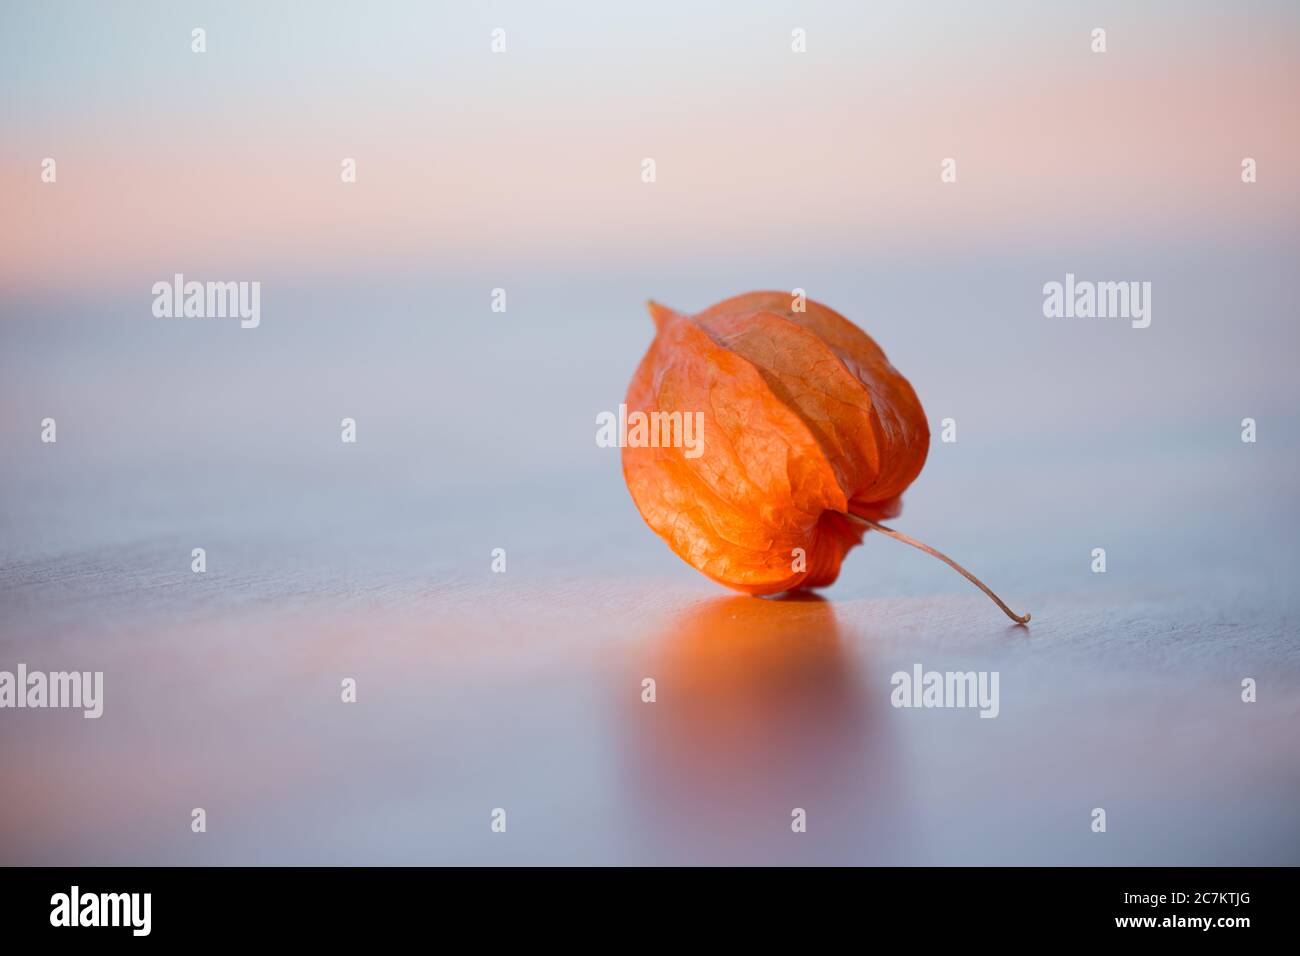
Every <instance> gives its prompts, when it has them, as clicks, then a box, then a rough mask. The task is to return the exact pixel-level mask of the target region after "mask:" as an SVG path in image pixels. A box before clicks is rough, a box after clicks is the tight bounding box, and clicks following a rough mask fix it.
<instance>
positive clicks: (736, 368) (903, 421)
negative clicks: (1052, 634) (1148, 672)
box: [623, 292, 1027, 619]
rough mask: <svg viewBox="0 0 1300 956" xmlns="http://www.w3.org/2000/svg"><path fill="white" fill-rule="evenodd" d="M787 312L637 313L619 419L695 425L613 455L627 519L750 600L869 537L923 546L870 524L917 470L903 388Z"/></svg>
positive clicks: (754, 302) (862, 342)
mask: <svg viewBox="0 0 1300 956" xmlns="http://www.w3.org/2000/svg"><path fill="white" fill-rule="evenodd" d="M795 301H796V300H794V299H793V298H792V297H791V296H790V295H789V294H786V293H783V292H751V293H748V294H746V295H741V296H736V297H735V298H732V299H728V300H726V301H725V302H720V303H718V304H717V305H715V306H712V307H711V308H709V309H706V310H704V311H703V312H701V313H699V314H697V315H693V316H692V315H686V314H684V313H681V312H677V311H674V310H673V309H669V308H667V307H665V306H662V305H659V304H657V303H654V302H652V303H650V314H651V316H652V317H653V318H654V321H655V325H656V328H657V332H656V335H655V339H654V342H653V343H652V344H651V346H650V350H649V351H648V352H647V353H646V355H645V357H644V358H643V359H642V360H641V364H640V366H639V367H638V368H637V371H636V374H635V375H634V376H633V378H632V383H631V385H629V387H628V392H627V400H626V405H627V415H628V416H629V418H631V417H633V416H635V415H636V414H637V413H641V414H642V415H643V416H645V418H646V419H649V420H650V421H651V422H658V423H660V424H663V423H667V422H669V421H673V420H674V419H673V416H678V417H677V418H676V419H675V420H676V421H680V420H682V419H683V418H684V417H685V416H694V420H695V421H696V422H697V423H698V425H699V426H700V427H699V434H698V435H696V436H695V437H696V438H697V441H696V443H695V444H694V445H692V446H691V447H686V446H685V445H684V444H683V443H681V442H676V441H673V440H670V439H671V438H672V437H674V433H672V432H671V430H670V429H669V428H667V427H666V426H665V427H664V428H663V429H659V428H657V427H655V426H652V427H651V428H650V430H649V434H648V436H647V435H646V434H644V433H643V435H642V438H643V439H645V438H647V437H648V438H649V440H642V441H638V442H635V443H633V442H628V443H626V444H625V447H624V449H623V474H624V477H625V478H626V480H627V485H628V489H629V491H630V492H631V493H632V499H633V501H635V502H636V506H637V508H638V509H639V510H640V512H641V515H642V517H644V518H645V520H646V523H647V524H649V525H650V527H651V528H652V529H654V531H655V532H656V533H657V534H659V536H660V537H662V538H663V539H664V540H665V541H667V542H668V544H669V546H670V547H671V548H672V549H673V550H674V551H675V552H676V553H677V554H678V555H679V556H680V557H681V558H682V559H683V560H685V561H686V562H687V563H688V564H690V565H691V566H692V567H694V568H696V569H697V570H699V571H701V572H703V573H704V574H706V575H708V576H709V577H710V578H712V579H713V580H715V581H717V582H719V583H720V584H724V585H726V586H727V587H730V588H735V589H736V590H738V591H744V592H746V593H749V594H757V595H762V594H775V593H777V592H780V591H788V590H792V589H795V588H800V587H810V588H812V587H823V586H826V585H829V584H831V583H833V582H834V581H835V579H836V578H837V577H838V576H839V573H840V565H841V563H842V562H843V560H844V556H845V554H847V553H848V551H849V549H851V548H852V547H854V546H855V545H857V544H860V543H861V542H862V536H863V534H864V532H865V531H866V530H867V529H868V528H875V529H877V530H881V531H884V532H885V533H887V534H890V535H892V536H895V537H899V538H901V539H903V540H906V541H907V542H908V543H911V544H916V545H917V546H918V547H922V548H925V546H923V545H920V544H919V543H917V542H912V541H911V540H910V539H906V538H905V536H901V535H898V534H897V533H896V532H893V531H892V530H890V529H886V528H884V527H883V526H881V525H880V524H879V521H880V520H882V519H886V518H891V517H894V516H895V515H897V514H898V513H899V511H900V510H901V507H902V502H901V496H902V494H903V492H904V491H905V490H906V489H907V487H908V485H910V484H911V483H912V482H913V481H914V480H915V479H916V476H917V475H919V474H920V472H921V468H922V467H923V466H924V465H925V459H926V454H927V452H928V450H929V443H930V430H929V427H928V425H927V423H926V418H925V412H924V410H923V409H922V408H921V402H920V400H919V399H918V398H917V397H916V392H915V391H913V389H912V386H911V385H910V384H909V383H908V381H907V379H906V378H904V377H903V376H902V374H900V373H899V371H898V370H897V369H895V368H894V367H893V366H892V365H891V364H890V363H889V360H888V359H887V358H886V357H885V353H884V352H883V351H882V350H881V348H880V346H878V345H877V344H876V343H875V341H874V340H873V339H872V338H871V337H870V336H869V335H867V334H866V333H865V332H863V331H862V330H861V329H859V328H858V327H857V326H856V325H854V324H853V323H852V322H850V321H849V320H848V319H846V318H844V316H842V315H840V314H839V313H838V312H836V311H834V310H833V309H829V308H827V307H826V306H824V305H820V304H819V303H816V302H813V301H810V300H800V301H799V304H800V305H802V306H803V308H802V309H800V310H796V308H795V307H794V306H795ZM661 438H662V439H663V440H660V439H661ZM925 549H926V550H930V549H928V548H925ZM931 553H933V554H936V555H937V556H939V557H941V558H943V556H942V555H938V554H937V552H933V551H931ZM943 560H945V561H948V562H949V563H950V564H952V562H951V561H950V560H949V559H947V558H943ZM953 566H954V567H957V565H955V564H954V565H953ZM958 570H962V573H963V574H967V576H968V577H970V575H969V574H968V573H967V572H965V571H964V570H963V569H960V568H958ZM972 580H974V578H972ZM976 583H977V584H978V583H979V582H976ZM980 586H981V587H983V585H982V584H981V585H980ZM985 591H986V593H989V594H990V596H993V595H992V592H988V591H987V589H985ZM995 600H996V597H995ZM999 604H1001V602H1000V601H999ZM1003 608H1004V610H1005V605H1003ZM1007 613H1008V614H1011V612H1010V611H1009V610H1008V611H1007ZM1012 616H1013V617H1015V615H1012ZM1026 619H1027V618H1026Z"/></svg>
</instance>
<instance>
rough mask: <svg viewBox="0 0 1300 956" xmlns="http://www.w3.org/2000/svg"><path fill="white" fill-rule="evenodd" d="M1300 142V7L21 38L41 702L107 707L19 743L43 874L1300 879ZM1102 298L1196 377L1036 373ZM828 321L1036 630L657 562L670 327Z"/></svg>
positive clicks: (850, 574)
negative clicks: (994, 706)
mask: <svg viewBox="0 0 1300 956" xmlns="http://www.w3.org/2000/svg"><path fill="white" fill-rule="evenodd" d="M859 7H860V8H859ZM195 27H202V28H204V29H205V30H206V42H207V51H206V52H205V53H203V54H196V53H194V52H192V51H191V31H192V30H193V29H194V28H195ZM1098 27H1100V28H1104V29H1105V30H1106V40H1107V51H1106V52H1105V53H1104V54H1098V53H1093V52H1092V50H1091V44H1092V30H1093V29H1094V28H1098ZM497 28H500V29H502V30H504V31H505V33H504V36H505V43H506V51H505V52H504V53H498V54H494V53H492V52H491V42H492V31H493V30H494V29H497ZM796 28H798V29H803V30H805V31H806V37H807V52H806V53H794V52H792V50H791V31H792V30H794V29H796ZM1298 87H1300V11H1298V10H1297V8H1296V7H1295V5H1294V4H1289V3H1281V2H1279V3H1269V2H1255V3H1250V4H1240V5H1222V4H1212V3H1197V2H1192V3H1178V4H1174V3H1151V4H1144V5H1142V6H1141V7H1140V8H1134V7H1133V5H1131V4H1123V3H1086V4H1082V3H1081V4H1069V3H1061V4H1051V5H1045V4H1036V3H1028V2H1025V3H1010V2H1003V3H996V4H978V5H977V4H962V3H934V4H926V5H924V7H923V8H918V7H917V5H914V4H907V3H901V2H900V3H882V4H871V5H865V4H864V5H848V4H842V3H771V2H755V3H746V4H743V5H742V4H736V5H732V6H730V7H729V8H726V9H721V8H720V9H713V8H707V7H701V6H700V5H699V4H688V3H676V2H663V3H656V4H652V5H649V6H646V7H644V8H637V9H618V8H614V7H607V6H606V5H601V4H596V3H592V2H583V3H577V2H575V3H555V4H546V5H541V4H527V3H522V2H521V3H482V4H450V3H448V4H427V3H378V4H372V5H369V6H367V7H365V8H359V7H358V6H357V5H354V4H343V3H338V4H334V3H311V4H307V3H302V4H290V3H281V4H270V5H266V4H255V3H229V4H221V5H207V4H188V3H165V4H164V3H156V4H148V3H59V4H52V5H50V4H36V3H24V4H8V5H6V6H5V8H4V10H3V12H0V210H3V214H2V215H0V251H2V254H0V448H3V455H2V456H0V461H2V462H3V467H2V468H0V669H8V670H13V669H14V668H15V667H16V665H17V664H18V663H19V662H23V663H26V664H27V666H28V667H29V668H30V669H33V670H36V669H43V670H64V669H77V670H102V671H104V673H105V709H104V716H103V718H101V719H100V720H97V721H95V720H84V719H82V717H81V715H80V713H79V712H76V711H30V710H23V711H12V710H6V711H4V712H3V713H0V792H3V794H4V799H3V801H2V802H0V863H11V864H12V863H18V864H37V863H48V864H111V863H126V864H155V863H158V864H161V863H217V864H282V863H589V862H594V863H727V862H734V863H809V862H817V863H904V864H913V863H916V864H922V863H946V864H947V863H951V864H1003V863H1006V864H1033V863H1046V864H1052V863H1084V864H1094V863H1095V864H1106V863H1123V864H1156V865H1161V864H1175V863H1192V864H1202V863H1204V864H1211V863H1213V864H1220V863H1222V864H1256V863H1273V864H1279V863H1285V864H1295V863H1297V862H1300V815H1298V814H1297V810H1296V807H1297V800H1296V797H1297V795H1298V794H1300V735H1297V734H1296V727H1297V719H1300V634H1298V633H1297V620H1298V612H1300V599H1298V598H1297V595H1296V588H1295V582H1296V568H1297V559H1298V558H1300V554H1298V551H1300V544H1298V543H1297V541H1298V537H1297V530H1298V528H1300V521H1298V519H1300V514H1298V512H1297V496H1296V481H1295V476H1296V472H1297V464H1298V462H1297V454H1298V452H1300V414H1298V413H1297V407H1298V399H1300V386H1298V385H1297V381H1296V376H1295V371H1294V367H1295V356H1296V352H1297V348H1296V347H1297V344H1298V343H1297V339H1298V337H1300V335H1298V333H1297V318H1298V316H1297V307H1296V302H1297V298H1296V294H1295V290H1294V288H1293V281H1294V276H1295V275H1296V262H1297V254H1298V253H1300V227H1298V226H1297V222H1298V221H1300V219H1298V218H1297V213H1298V212H1300V179H1298V177H1297V161H1296V157H1297V147H1298V146H1300V120H1298V119H1297V114H1296V110H1295V94H1296V90H1297V88H1298ZM46 157H50V158H54V159H55V160H56V161H57V182H55V183H53V184H50V183H43V182H42V181H41V162H42V160H43V159H44V158H46ZM349 157H350V158H354V159H355V160H356V168H357V181H356V182H355V183H352V184H344V183H342V182H341V181H340V170H341V163H342V161H343V160H344V158H349ZM948 157H951V158H954V159H955V160H956V164H957V167H956V168H957V182H956V183H952V184H944V183H942V182H941V181H940V176H939V173H940V163H941V162H942V161H943V160H944V159H945V158H948ZM1245 157H1251V158H1253V159H1255V160H1256V162H1257V166H1258V181H1257V182H1256V183H1253V184H1244V183H1243V182H1242V181H1241V163H1242V160H1243V158H1245ZM644 158H653V159H654V160H655V164H656V173H657V180H656V182H654V183H653V184H647V183H643V182H642V181H641V163H642V160H643V159H644ZM1067 272H1073V273H1074V274H1076V276H1078V277H1079V278H1080V279H1092V280H1114V281H1126V280H1133V281H1144V282H1150V283H1152V287H1153V292H1152V322H1151V326H1150V327H1149V328H1147V329H1140V330H1139V329H1133V328H1131V327H1130V324H1129V323H1128V322H1127V321H1124V320H1116V319H1047V318H1044V316H1043V314H1042V301H1043V295H1042V286H1043V284H1044V283H1046V282H1050V281H1062V280H1063V279H1064V276H1065V274H1066V273H1067ZM175 273H183V274H184V275H185V276H186V277H187V278H188V279H197V280H199V281H208V280H220V281H225V280H232V281H259V282H261V286H262V291H261V324H260V326H259V327H258V328H257V329H241V328H240V326H239V322H238V320H232V319H226V320H216V319H214V320H206V319H157V318H154V317H153V316H152V313H151V307H152V302H153V296H152V293H151V287H152V285H153V283H154V282H157V281H160V280H164V281H166V280H170V278H171V277H172V275H173V274H175ZM796 287H799V288H803V289H806V290H807V293H808V295H809V296H810V297H811V298H813V299H816V300H818V301H821V302H823V303H825V304H827V305H829V306H831V307H832V308H835V309H837V310H839V311H840V312H842V313H843V314H845V315H846V316H848V317H849V318H850V319H852V320H853V321H855V322H857V323H858V324H859V325H861V326H862V327H863V328H864V329H865V330H866V331H867V332H868V333H870V334H871V335H872V336H873V337H875V338H876V340H877V341H878V342H879V343H880V344H881V346H882V347H883V348H884V349H885V351H886V353H887V354H888V355H889V357H890V359H891V360H892V361H893V363H894V364H895V365H896V366H897V367H898V368H899V370H900V371H902V372H903V374H904V375H906V376H907V377H908V378H909V379H910V381H911V382H912V384H913V385H914V386H915V388H916V390H917V392H918V394H919V396H920V398H921V400H922V403H923V404H924V406H925V408H926V411H927V413H928V415H929V417H930V422H931V428H932V431H933V432H934V435H935V444H934V446H933V447H932V449H931V454H930V458H929V461H928V463H927V466H926V469H925V471H924V472H923V473H922V475H921V477H920V479H919V480H918V481H917V482H916V484H915V485H914V486H913V487H912V488H911V489H910V491H909V492H908V494H907V495H906V497H905V510H904V513H903V515H902V517H900V518H899V519H898V520H897V521H896V522H895V526H896V527H898V528H900V529H901V530H904V531H906V532H908V533H909V534H911V535H913V536H915V537H918V538H920V539H922V540H924V541H927V542H929V543H930V544H933V545H935V546H936V547H939V548H941V549H943V550H945V551H947V552H948V553H950V554H952V555H953V556H954V557H956V558H957V559H958V560H960V561H962V562H963V563H965V564H966V565H967V566H969V567H971V568H972V569H973V570H974V571H975V572H976V573H977V574H979V575H980V576H981V577H983V578H984V579H985V580H986V581H988V582H989V583H990V584H991V585H992V586H993V587H994V588H995V589H996V590H998V591H999V593H1001V594H1002V595H1003V597H1005V598H1006V599H1007V600H1008V602H1009V603H1010V604H1012V605H1013V606H1014V607H1016V608H1017V609H1028V610H1030V611H1032V613H1033V616H1034V622H1033V624H1032V625H1031V627H1030V628H1029V629H1027V630H1026V629H1019V628H1014V627H1010V626H1008V623H1007V621H1006V620H1005V619H1004V618H1003V617H1002V616H1001V615H1000V614H999V613H998V612H997V610H996V609H995V608H994V607H993V606H992V605H991V604H989V603H988V602H987V601H986V600H985V598H984V597H983V596H981V595H980V594H979V593H978V592H976V591H975V590H974V589H973V588H971V587H970V586H969V585H968V584H967V583H966V582H964V581H962V580H961V579H960V578H959V577H958V576H957V575H955V574H953V573H952V572H951V571H950V570H949V569H947V568H945V567H943V566H942V565H941V564H939V563H938V562H935V561H933V560H932V559H930V558H928V557H926V556H924V555H921V554H919V553H917V552H915V551H913V550H911V549H908V548H906V547H904V546H902V545H899V544H897V543H896V542H892V541H887V540H884V539H880V538H878V537H872V536H869V537H868V539H867V540H866V542H865V543H864V545H863V546H862V547H861V548H859V549H857V550H856V551H855V552H853V553H852V554H851V555H850V556H849V558H848V559H847V560H846V562H845V566H844V571H843V574H842V576H841V578H840V580H839V581H838V582H837V583H836V585H835V586H834V587H832V588H830V589H827V590H826V591H824V592H821V593H820V595H819V596H815V597H810V596H807V595H804V596H798V597H795V598H791V599H786V600H775V601H773V600H757V599H750V598H745V597H742V596H737V595H732V594H730V593H729V592H726V591H724V590H723V589H721V588H719V587H718V586H717V585H714V584H713V583H711V582H710V581H708V580H706V579H704V578H703V577H702V576H700V575H698V574H697V573H696V572H694V571H693V570H691V569H690V568H689V567H687V566H686V565H685V564H683V563H682V562H681V561H680V560H679V559H678V558H676V557H675V556H674V555H673V554H672V553H671V552H670V551H669V549H668V547H667V546H666V545H665V544H664V543H663V542H661V541H660V540H659V539H658V538H657V537H655V536H654V535H653V534H652V533H651V532H650V531H649V529H648V528H646V527H645V525H644V523H643V522H642V521H641V519H640V517H639V515H638V514H637V512H636V509H635V507H634V506H633V505H632V502H631V500H630V498H629V496H628V494H627V491H626V488H625V486H624V484H623V480H622V475H621V469H620V464H619V458H618V453H617V451H616V450H613V449H602V448H598V447H596V445H595V442H594V434H595V418H596V415H597V414H598V413H599V412H601V411H604V410H613V409H615V408H617V406H618V403H619V402H620V401H621V400H622V397H623V394H624V390H625V389H626V386H627V383H628V380H629V379H630V377H631V375H632V371H633V369H634V368H635V367H636V364H637V362H638V361H639V360H640V358H641V356H642V354H643V353H644V351H645V349H646V347H647V346H648V344H649V342H650V340H651V337H652V332H653V326H652V324H651V322H650V319H649V317H648V316H647V315H646V313H645V307H644V303H645V300H646V299H648V298H651V297H653V298H655V299H657V300H659V301H662V302H665V303H667V304H669V305H671V306H674V307H676V308H678V309H682V310H686V311H698V310H700V309H702V308H704V307H706V306H708V305H710V304H712V303H713V302H715V301H718V300H720V299H723V298H727V297H729V296H731V295H734V294H737V293H740V292H743V291H749V290H752V289H768V288H774V289H787V290H788V289H793V288H796ZM495 288H503V289H505V290H506V293H507V303H508V304H507V310H506V312H504V313H497V312H493V311H492V310H491V308H490V305H491V301H492V290H493V289H495ZM46 417H52V418H54V419H56V420H57V423H58V441H57V443H55V444H44V443H42V442H41V441H40V432H41V425H40V423H41V420H42V419H43V418H46ZM344 417H351V418H354V419H355V420H356V422H357V436H358V440H357V443H356V444H355V445H345V444H343V443H341V442H340V439H339V422H340V419H342V418H344ZM949 417H950V418H953V419H955V420H956V422H957V436H958V440H957V441H956V442H955V443H952V444H943V443H940V442H939V441H938V433H939V422H940V421H941V420H942V419H944V418H949ZM1246 417H1251V418H1254V419H1256V421H1257V422H1258V441H1257V442H1256V443H1254V444H1246V443H1243V442H1242V441H1241V422H1242V419H1243V418H1246ZM195 547H203V548H205V549H206V551H207V562H208V569H207V571H206V573H204V574H194V573H192V572H191V570H190V560H191V558H190V554H191V549H192V548H195ZM1097 547H1103V548H1105V549H1106V551H1107V565H1108V569H1107V572H1106V573H1105V574H1094V573H1092V571H1091V569H1090V565H1091V562H1092V555H1091V552H1092V549H1093V548H1097ZM494 548H504V549H506V552H507V556H508V558H507V561H508V565H507V571H506V573H505V574H494V573H492V571H491V567H490V565H491V552H492V549H494ZM914 663H921V664H922V665H923V666H924V667H925V668H926V669H939V670H946V669H951V670H963V671H965V670H998V671H1000V673H1001V683H1000V686H1001V713H1000V716H999V717H998V718H997V719H996V720H980V719H978V718H977V714H976V713H975V712H973V711H942V710H939V711H917V710H895V709H893V708H891V707H890V706H889V692H890V689H891V688H890V683H889V678H890V674H891V673H892V672H893V671H895V670H899V669H902V670H910V669H911V667H912V665H913V664H914ZM647 676H652V677H654V678H655V679H656V681H657V686H658V700H657V701H656V702H655V703H654V704H644V703H642V702H641V681H642V679H643V678H644V677H647ZM346 677H352V678H354V679H355V680H356V681H357V688H358V690H357V697H358V699H357V702H356V703H355V704H343V703H342V702H341V701H340V689H339V688H340V681H341V680H342V679H343V678H346ZM1246 677H1251V678H1254V679H1255V680H1256V681H1257V682H1258V686H1259V699H1258V702H1257V703H1255V704H1250V705H1247V704H1243V703H1242V702H1241V699H1240V693H1241V681H1242V679H1243V678H1246ZM194 807H203V808H205V810H206V811H207V814H208V832H207V833H205V834H195V833H192V832H191V831H190V811H191V809H192V808H194ZM496 807H502V808H505V809H506V810H507V811H508V815H509V816H508V820H509V824H508V831H507V833H506V834H504V835H502V834H494V833H492V832H490V829H489V822H490V816H489V815H490V813H491V811H492V809H493V808H496ZM794 807H802V808H805V809H806V810H807V811H808V821H809V823H808V832H807V833H805V834H799V835H795V834H793V833H791V831H790V812H791V809H792V808H794ZM1094 807H1104V808H1106V810H1107V814H1108V824H1109V825H1108V832H1107V833H1105V834H1094V833H1092V832H1091V831H1090V828H1089V825H1090V823H1091V817H1090V813H1091V810H1092V808H1094Z"/></svg>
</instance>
